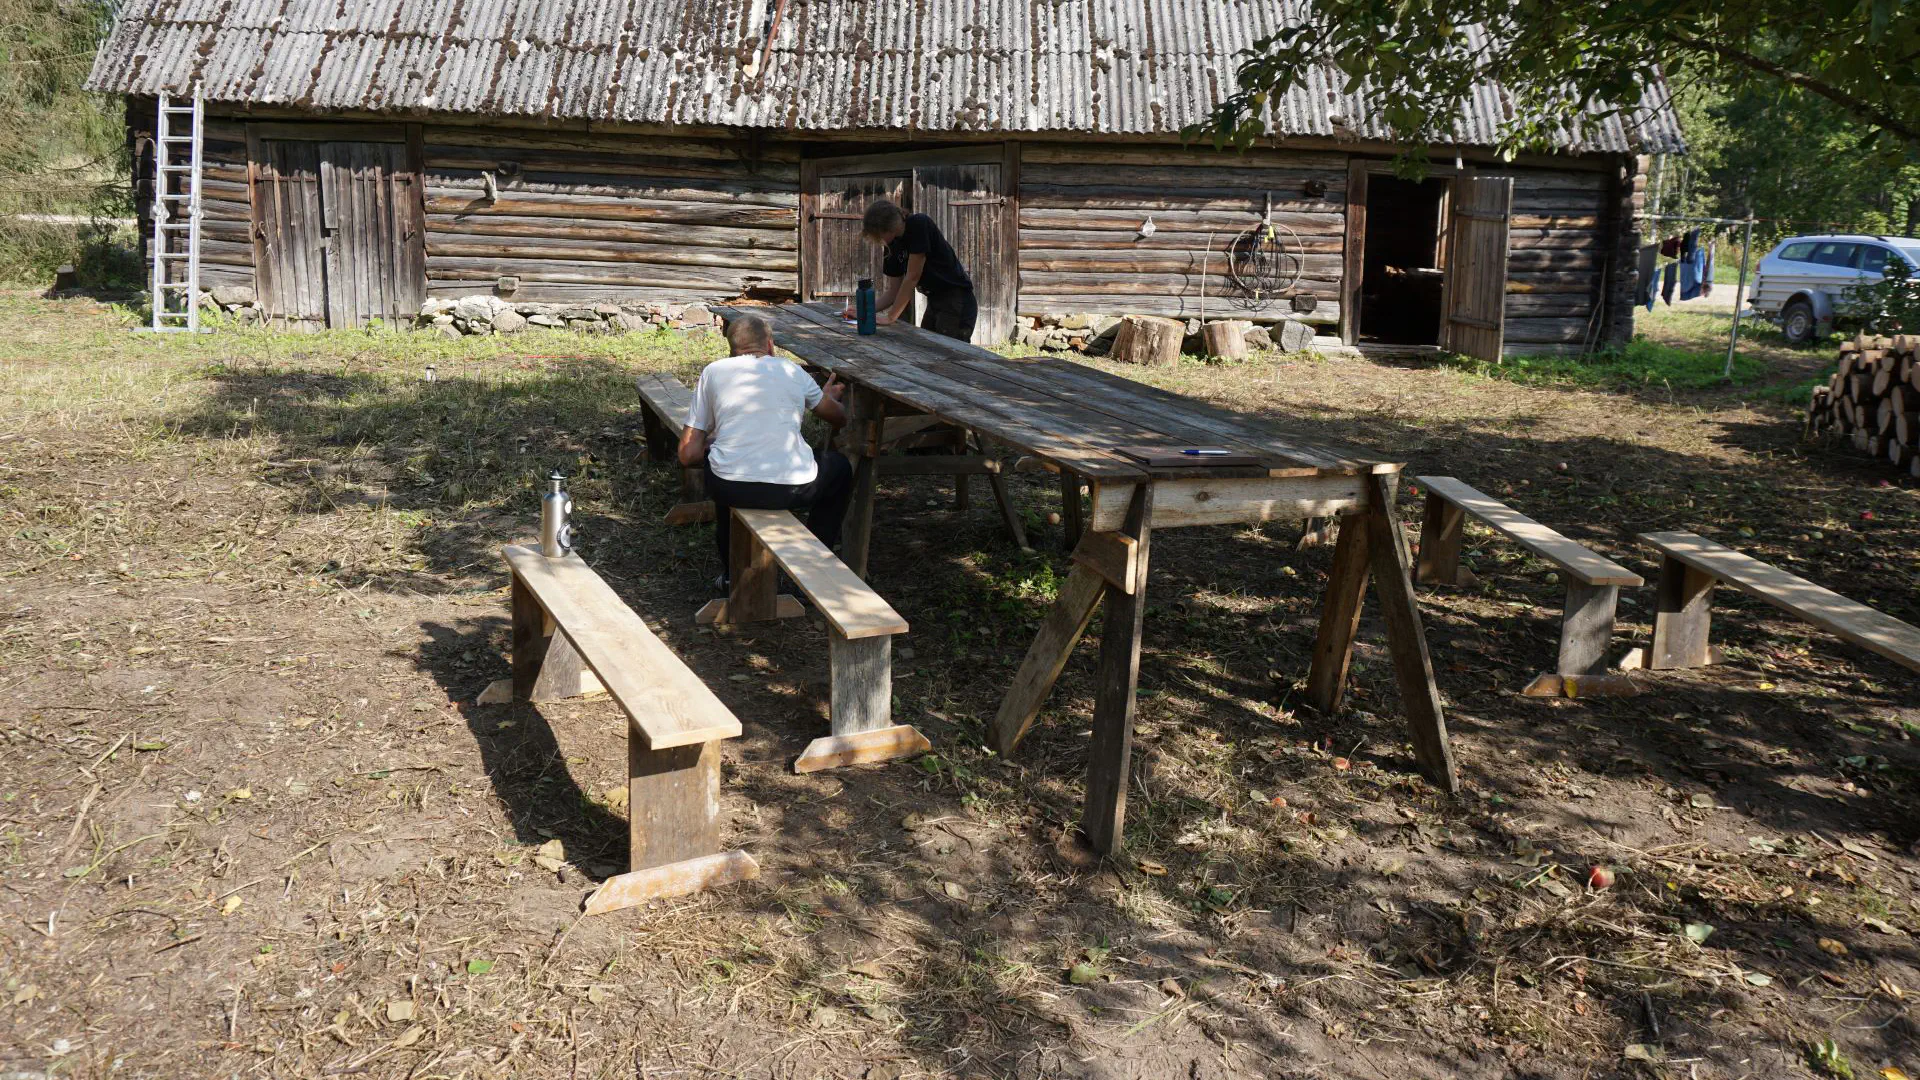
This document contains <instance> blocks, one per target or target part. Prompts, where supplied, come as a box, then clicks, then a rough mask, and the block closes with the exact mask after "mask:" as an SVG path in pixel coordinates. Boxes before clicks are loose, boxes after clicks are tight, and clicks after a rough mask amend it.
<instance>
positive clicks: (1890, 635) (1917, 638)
mask: <svg viewBox="0 0 1920 1080" xmlns="http://www.w3.org/2000/svg"><path fill="white" fill-rule="evenodd" d="M1640 540H1641V542H1642V543H1645V544H1647V545H1648V546H1649V547H1652V548H1654V549H1655V550H1657V551H1659V552H1660V553H1661V554H1662V555H1664V556H1666V557H1667V558H1668V559H1670V560H1672V561H1674V562H1677V563H1679V564H1681V565H1682V566H1685V567H1688V568H1690V569H1692V570H1694V571H1697V572H1698V573H1700V574H1705V575H1707V576H1709V577H1712V578H1713V579H1714V580H1716V581H1720V582H1724V583H1726V584H1728V585H1731V586H1733V587H1734V588H1736V589H1739V590H1740V591H1741V592H1744V593H1746V594H1748V595H1750V596H1754V597H1758V598H1759V599H1761V600H1765V601H1766V602H1767V603H1769V604H1772V605H1774V606H1775V607H1778V608H1781V609H1783V610H1785V611H1789V612H1792V613H1793V614H1794V615H1797V616H1799V617H1800V618H1802V619H1804V620H1806V621H1807V622H1809V623H1812V624H1813V625H1815V626H1818V627H1820V628H1822V629H1824V630H1828V631H1830V632H1832V633H1833V634H1834V635H1835V636H1837V637H1839V638H1841V639H1843V640H1845V641H1850V642H1852V643H1853V644H1855V645H1858V646H1860V647H1861V648H1863V649H1867V650H1870V651H1872V652H1875V653H1878V654H1880V655H1881V656H1884V657H1886V658H1887V659H1889V660H1892V661H1893V662H1895V663H1897V664H1901V665H1903V666H1905V667H1908V668H1911V669H1913V670H1915V671H1920V628H1916V627H1914V626H1911V625H1909V624H1907V623H1904V622H1901V621H1900V620H1899V619H1896V618H1894V617H1893V616H1891V615H1888V614H1886V613H1884V612H1880V611H1876V610H1874V609H1873V608H1870V607H1868V606H1867V605H1865V604H1862V603H1860V602H1859V601H1857V600H1849V599H1848V598H1846V597H1844V596H1841V595H1840V594H1839V593H1837V592H1834V591H1833V590H1831V589H1825V588H1822V587H1820V586H1819V585H1815V584H1814V583H1813V582H1811V581H1808V580H1807V579H1805V578H1802V577H1796V576H1795V575H1793V574H1789V573H1787V572H1786V571H1785V570H1782V569H1780V568H1779V567H1776V566H1771V565H1769V564H1767V563H1763V562H1761V561H1760V560H1758V559H1756V558H1753V557H1752V556H1750V555H1745V554H1742V553H1741V552H1738V551H1735V550H1734V549H1732V548H1729V547H1726V546H1724V545H1721V544H1718V543H1715V542H1714V541H1712V540H1709V539H1707V538H1706V537H1704V536H1700V535H1698V534H1697V533H1690V532H1651V533H1642V534H1641V535H1640ZM1702 629H1703V630H1704V628H1702ZM1699 636H1700V639H1701V642H1702V643H1703V644H1704V641H1705V634H1704V632H1702V633H1701V634H1700V635H1699ZM1657 644H1658V643H1656V646H1657ZM1655 652H1656V653H1658V652H1660V650H1659V649H1658V648H1657V647H1656V649H1655ZM1654 666H1665V665H1661V664H1655V665H1654Z"/></svg>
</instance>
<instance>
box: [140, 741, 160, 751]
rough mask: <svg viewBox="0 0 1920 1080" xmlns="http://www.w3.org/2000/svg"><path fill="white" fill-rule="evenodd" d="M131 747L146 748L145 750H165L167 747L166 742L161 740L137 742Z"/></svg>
mask: <svg viewBox="0 0 1920 1080" xmlns="http://www.w3.org/2000/svg"><path fill="white" fill-rule="evenodd" d="M133 748H134V749H135V750H146V751H153V750H165V749H166V748H167V744H166V743H163V742H137V743H134V744H133Z"/></svg>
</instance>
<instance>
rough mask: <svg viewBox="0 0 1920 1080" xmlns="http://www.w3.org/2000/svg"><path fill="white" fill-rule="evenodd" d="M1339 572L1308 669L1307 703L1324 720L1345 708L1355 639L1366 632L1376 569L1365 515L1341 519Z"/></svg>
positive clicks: (1332, 578)
mask: <svg viewBox="0 0 1920 1080" xmlns="http://www.w3.org/2000/svg"><path fill="white" fill-rule="evenodd" d="M1337 520H1338V522H1339V530H1340V531H1339V534H1338V536H1337V538H1336V539H1335V540H1334V544H1333V570H1332V571H1331V572H1330V573H1329V574H1328V575H1327V594H1326V597H1325V599H1323V600H1322V601H1321V606H1320V629H1319V631H1318V632H1317V633H1316V634H1315V635H1314V639H1313V664H1312V667H1310V668H1309V669H1308V671H1307V704H1309V705H1311V706H1313V708H1314V710H1315V711H1317V712H1319V713H1320V714H1321V715H1322V716H1332V715H1333V714H1334V713H1335V712H1338V711H1339V709H1340V701H1341V699H1342V698H1344V697H1346V694H1347V669H1348V668H1349V667H1350V666H1351V665H1352V663H1353V639H1354V636H1355V635H1356V634H1358V633H1359V631H1360V603H1361V600H1362V599H1363V598H1365V596H1366V594H1367V578H1368V576H1369V575H1371V574H1372V570H1371V569H1370V567H1369V564H1368V562H1367V523H1366V521H1365V519H1363V518H1362V517H1361V516H1360V515H1359V514H1347V515H1345V516H1343V517H1340V518H1338V519H1337Z"/></svg>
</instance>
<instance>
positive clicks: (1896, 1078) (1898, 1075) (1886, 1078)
mask: <svg viewBox="0 0 1920 1080" xmlns="http://www.w3.org/2000/svg"><path fill="white" fill-rule="evenodd" d="M1880 1078H1881V1080H1908V1078H1907V1074H1906V1073H1903V1072H1901V1071H1900V1070H1899V1069H1896V1068H1894V1067H1893V1066H1891V1065H1889V1066H1887V1067H1886V1068H1884V1069H1881V1070H1880Z"/></svg>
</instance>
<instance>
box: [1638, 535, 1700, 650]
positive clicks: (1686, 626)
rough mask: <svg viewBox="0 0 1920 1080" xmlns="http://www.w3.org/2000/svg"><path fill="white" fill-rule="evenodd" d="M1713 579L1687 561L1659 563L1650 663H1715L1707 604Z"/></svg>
mask: <svg viewBox="0 0 1920 1080" xmlns="http://www.w3.org/2000/svg"><path fill="white" fill-rule="evenodd" d="M1713 584H1714V578H1713V575H1711V574H1703V573H1701V572H1700V571H1698V570H1695V569H1694V568H1693V567H1691V566H1688V565H1687V564H1686V563H1683V562H1681V561H1680V560H1678V559H1674V558H1671V557H1669V558H1665V559H1663V560H1661V563H1660V585H1659V588H1658V593H1659V600H1658V607H1657V608H1656V610H1655V611H1654V615H1653V647H1652V648H1651V649H1649V650H1648V656H1647V666H1648V667H1649V668H1653V669H1656V670H1659V669H1664V668H1683V667H1699V666H1701V665H1703V664H1711V663H1713V650H1712V649H1711V648H1710V647H1709V646H1708V644H1707V635H1708V632H1709V630H1710V629H1711V628H1712V622H1713V614H1712V610H1711V608H1709V607H1708V601H1709V598H1710V594H1711V593H1712V592H1713Z"/></svg>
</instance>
